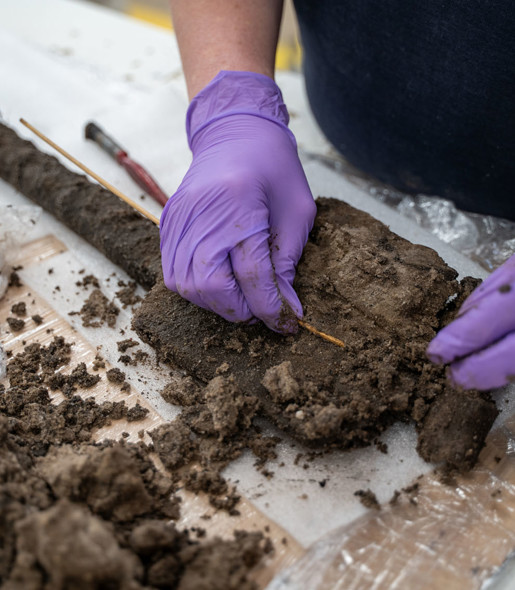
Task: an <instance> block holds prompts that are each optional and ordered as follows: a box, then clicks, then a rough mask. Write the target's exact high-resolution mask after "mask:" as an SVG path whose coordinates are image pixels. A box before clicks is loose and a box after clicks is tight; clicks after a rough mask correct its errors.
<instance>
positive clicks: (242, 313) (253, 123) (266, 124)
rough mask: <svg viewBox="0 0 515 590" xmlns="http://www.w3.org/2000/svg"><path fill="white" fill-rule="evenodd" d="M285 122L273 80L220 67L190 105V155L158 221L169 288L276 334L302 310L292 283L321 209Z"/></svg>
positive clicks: (289, 329) (287, 329)
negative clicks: (318, 211) (185, 170)
mask: <svg viewBox="0 0 515 590" xmlns="http://www.w3.org/2000/svg"><path fill="white" fill-rule="evenodd" d="M288 120H289V117H288V112H287V110H286V106H285V105H284V103H283V100H282V96H281V91H280V90H279V88H278V87H277V85H276V84H275V82H274V81H273V80H272V79H270V78H268V77H267V76H264V75H261V74H255V73H251V72H226V71H223V72H220V73H219V74H218V75H217V76H216V78H214V79H213V80H212V81H211V82H210V84H208V86H206V87H205V88H204V89H203V90H202V91H201V92H200V93H199V94H198V95H197V96H196V97H195V98H194V99H193V101H192V102H191V105H190V107H189V109H188V115H187V120H186V129H187V133H188V141H189V145H190V148H191V150H192V152H193V161H192V164H191V166H190V168H189V170H188V172H187V174H186V176H185V177H184V179H183V181H182V183H181V185H180V187H179V189H178V190H177V192H176V193H175V194H174V195H173V196H172V197H171V198H170V200H169V201H168V203H167V205H166V207H165V208H164V210H163V213H162V216H161V223H160V232H161V255H162V265H163V273H164V280H165V284H166V286H167V287H168V288H169V289H171V290H172V291H176V292H177V293H179V294H180V295H182V296H183V297H184V298H186V299H188V300H189V301H192V302H193V303H196V304H197V305H199V306H200V307H204V308H206V309H209V310H211V311H214V312H215V313H217V314H219V315H221V316H222V317H224V318H226V319H227V320H229V321H232V322H242V321H248V320H252V319H255V318H259V319H260V320H262V321H263V322H265V324H266V325H267V326H268V327H269V328H272V329H273V330H276V331H279V332H294V331H296V329H297V321H296V318H295V316H297V317H301V316H302V307H301V304H300V301H299V299H298V297H297V295H296V293H295V291H294V289H293V287H292V283H293V278H294V275H295V267H296V265H297V263H298V261H299V258H300V256H301V254H302V250H303V248H304V246H305V244H306V241H307V239H308V234H309V232H310V230H311V227H312V225H313V221H314V218H315V213H316V206H315V203H314V201H313V197H312V195H311V192H310V189H309V186H308V183H307V180H306V177H305V175H304V171H303V169H302V166H301V163H300V161H299V158H298V155H297V144H296V141H295V138H294V136H293V134H292V133H291V131H290V130H289V129H288V127H287V125H288ZM291 310H293V312H294V314H295V315H293V314H292V312H291Z"/></svg>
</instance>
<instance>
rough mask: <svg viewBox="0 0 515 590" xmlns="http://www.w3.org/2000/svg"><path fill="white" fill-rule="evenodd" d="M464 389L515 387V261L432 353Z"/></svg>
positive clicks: (471, 300) (475, 297)
mask: <svg viewBox="0 0 515 590" xmlns="http://www.w3.org/2000/svg"><path fill="white" fill-rule="evenodd" d="M427 354H428V356H429V358H430V359H431V360H432V361H434V362H436V363H451V365H450V368H449V374H450V378H451V380H452V381H453V382H454V384H455V385H460V386H461V387H464V388H465V389H492V388H494V387H501V386H502V385H505V384H506V383H508V382H513V381H515V255H513V256H512V257H511V258H510V259H509V260H507V261H506V262H505V263H504V264H503V265H502V266H500V267H499V268H498V269H497V270H496V271H495V272H493V273H492V274H491V275H490V276H489V277H488V278H487V279H486V280H485V281H484V282H483V283H482V284H481V285H480V286H479V287H478V288H477V289H475V290H474V291H473V292H472V293H471V294H470V296H469V297H468V298H467V299H466V300H465V302H464V303H463V305H462V307H461V309H460V312H459V314H458V317H457V318H456V319H455V320H454V321H453V322H451V323H450V324H449V325H448V326H446V327H445V328H443V330H441V331H440V332H439V333H438V335H437V336H436V338H434V339H433V340H432V342H431V343H430V344H429V347H428V349H427Z"/></svg>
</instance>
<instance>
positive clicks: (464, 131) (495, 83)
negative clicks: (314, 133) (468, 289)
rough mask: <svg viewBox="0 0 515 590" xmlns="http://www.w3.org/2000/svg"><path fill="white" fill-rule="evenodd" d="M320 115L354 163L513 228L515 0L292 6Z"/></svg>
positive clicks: (304, 1)
mask: <svg viewBox="0 0 515 590" xmlns="http://www.w3.org/2000/svg"><path fill="white" fill-rule="evenodd" d="M295 4H296V9H297V14H298V18H299V24H300V30H301V37H302V43H303V47H304V56H305V58H304V70H305V77H306V85H307V92H308V96H309V100H310V103H311V107H312V109H313V112H314V114H315V117H316V118H317V120H318V123H319V125H320V127H321V128H322V130H323V132H324V133H325V135H326V136H327V138H328V139H329V140H330V141H331V143H332V144H333V145H334V146H335V147H336V148H337V149H338V150H339V151H340V152H341V154H342V155H344V156H345V157H346V158H347V159H348V160H349V161H350V162H351V163H352V164H353V165H354V166H356V167H357V168H358V169H360V170H362V171H364V172H366V173H367V174H369V175H371V176H373V177H375V178H377V179H378V180H380V181H382V182H385V183H388V184H391V185H393V186H395V187H397V188H399V189H401V190H403V191H407V192H423V193H426V194H434V195H439V196H442V197H446V198H449V199H452V200H453V201H454V202H455V203H456V205H457V206H458V207H459V208H461V209H465V210H470V211H475V212H478V213H484V214H491V215H497V216H499V217H506V218H509V219H514V220H515V0H440V1H438V2H435V1H433V0H427V1H426V2H412V1H409V0H340V1H338V0H333V1H331V0H295Z"/></svg>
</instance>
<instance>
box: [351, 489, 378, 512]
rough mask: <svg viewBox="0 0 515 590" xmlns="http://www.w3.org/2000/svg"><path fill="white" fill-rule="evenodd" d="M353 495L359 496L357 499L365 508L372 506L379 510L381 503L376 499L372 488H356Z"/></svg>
mask: <svg viewBox="0 0 515 590" xmlns="http://www.w3.org/2000/svg"><path fill="white" fill-rule="evenodd" d="M354 495H355V496H357V497H358V498H359V501H360V502H361V503H362V504H363V506H365V508H373V509H374V510H380V509H381V505H380V504H379V502H378V501H377V498H376V495H375V494H374V492H373V491H372V490H358V491H357V492H354Z"/></svg>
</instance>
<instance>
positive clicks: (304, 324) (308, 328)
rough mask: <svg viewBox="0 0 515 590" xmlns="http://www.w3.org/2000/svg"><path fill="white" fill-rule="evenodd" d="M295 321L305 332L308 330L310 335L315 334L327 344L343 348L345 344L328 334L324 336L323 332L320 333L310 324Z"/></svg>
mask: <svg viewBox="0 0 515 590" xmlns="http://www.w3.org/2000/svg"><path fill="white" fill-rule="evenodd" d="M297 321H298V322H299V326H302V327H303V328H305V329H306V330H308V331H309V332H311V333H312V334H316V335H317V336H320V338H323V339H324V340H327V342H332V343H333V344H336V346H340V347H341V348H345V342H342V341H341V340H339V339H338V338H335V337H334V336H331V335H329V334H326V333H325V332H321V331H320V330H317V329H316V328H315V327H314V326H312V325H311V324H308V323H307V322H305V321H303V320H299V319H297Z"/></svg>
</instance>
